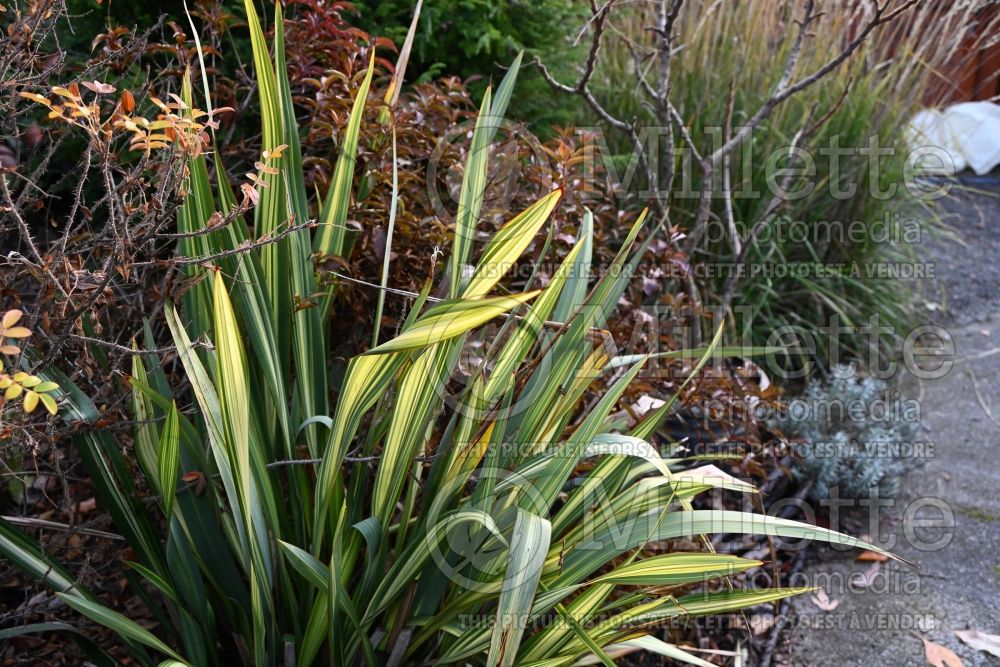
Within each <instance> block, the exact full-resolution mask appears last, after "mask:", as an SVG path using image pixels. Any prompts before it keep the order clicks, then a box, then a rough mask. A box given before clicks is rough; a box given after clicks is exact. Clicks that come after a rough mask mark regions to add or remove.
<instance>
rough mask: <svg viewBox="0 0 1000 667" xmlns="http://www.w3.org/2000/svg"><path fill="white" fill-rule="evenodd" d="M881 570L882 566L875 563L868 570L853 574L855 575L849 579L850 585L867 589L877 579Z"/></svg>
mask: <svg viewBox="0 0 1000 667" xmlns="http://www.w3.org/2000/svg"><path fill="white" fill-rule="evenodd" d="M881 568H882V564H881V563H879V562H877V561H876V562H874V563H872V564H871V565H869V566H868V569H867V570H865V571H864V572H857V573H855V575H854V576H853V577H851V583H852V584H854V585H855V586H857V587H858V588H868V587H869V586H871V585H872V583H873V582H874V581H875V579H876V578H877V577H878V575H879V571H880V570H881Z"/></svg>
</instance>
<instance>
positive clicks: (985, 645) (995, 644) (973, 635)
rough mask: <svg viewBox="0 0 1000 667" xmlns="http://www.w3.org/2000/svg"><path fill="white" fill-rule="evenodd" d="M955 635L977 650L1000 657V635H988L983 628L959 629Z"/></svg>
mask: <svg viewBox="0 0 1000 667" xmlns="http://www.w3.org/2000/svg"><path fill="white" fill-rule="evenodd" d="M955 636H956V637H958V638H959V639H961V640H962V642H963V643H965V644H966V645H968V646H971V647H972V648H974V649H976V650H977V651H986V652H987V653H989V654H991V655H995V656H996V657H998V658H1000V635H988V634H986V633H985V632H982V631H981V630H959V631H957V632H956V633H955Z"/></svg>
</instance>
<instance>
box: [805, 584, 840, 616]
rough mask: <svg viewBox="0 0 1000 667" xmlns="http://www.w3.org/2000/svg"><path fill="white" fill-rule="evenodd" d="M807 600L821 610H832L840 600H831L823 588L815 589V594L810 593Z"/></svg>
mask: <svg viewBox="0 0 1000 667" xmlns="http://www.w3.org/2000/svg"><path fill="white" fill-rule="evenodd" d="M809 601H810V602H812V603H813V604H814V605H816V606H817V607H819V608H820V609H822V610H823V611H833V610H834V609H836V608H837V607H838V606H839V605H840V600H831V599H830V596H829V595H827V594H826V591H824V590H823V589H820V590H818V591H816V594H815V595H810V596H809Z"/></svg>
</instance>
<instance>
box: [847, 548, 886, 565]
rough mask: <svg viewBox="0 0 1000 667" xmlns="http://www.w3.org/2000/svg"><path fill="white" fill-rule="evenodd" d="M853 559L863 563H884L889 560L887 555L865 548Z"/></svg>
mask: <svg viewBox="0 0 1000 667" xmlns="http://www.w3.org/2000/svg"><path fill="white" fill-rule="evenodd" d="M854 560H856V561H859V562H863V563H884V562H886V561H887V560H889V557H888V556H886V555H885V554H880V553H878V552H877V551H869V550H868V549H865V550H864V551H862V552H861V553H859V554H858V555H857V557H856V558H855V559H854Z"/></svg>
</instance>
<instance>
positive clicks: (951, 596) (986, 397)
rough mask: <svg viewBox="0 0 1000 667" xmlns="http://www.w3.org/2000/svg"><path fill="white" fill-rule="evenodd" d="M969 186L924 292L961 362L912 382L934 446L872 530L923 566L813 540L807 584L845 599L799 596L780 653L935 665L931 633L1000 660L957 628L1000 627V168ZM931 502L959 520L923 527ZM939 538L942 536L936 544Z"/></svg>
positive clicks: (787, 659) (951, 203) (809, 659)
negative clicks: (867, 558)
mask: <svg viewBox="0 0 1000 667" xmlns="http://www.w3.org/2000/svg"><path fill="white" fill-rule="evenodd" d="M964 185H965V186H966V187H968V188H975V189H977V190H979V191H980V192H969V191H966V192H956V193H954V194H953V195H952V196H951V197H950V198H949V200H948V202H946V205H945V209H946V211H947V213H948V214H949V221H950V223H951V224H952V226H953V227H954V229H955V231H956V233H957V235H958V237H959V238H960V239H961V241H962V243H954V242H950V243H940V242H939V243H933V244H930V245H931V247H930V250H929V257H930V258H931V259H932V260H933V261H934V262H935V269H936V270H935V272H936V279H935V281H934V282H933V284H932V285H931V286H930V289H929V290H928V291H927V292H925V294H927V295H928V298H927V302H928V320H929V321H934V322H936V323H939V324H942V325H943V326H945V327H946V328H947V329H949V330H950V331H951V332H952V335H953V337H954V340H955V352H956V357H957V359H958V362H957V363H956V364H955V366H954V367H953V368H952V370H951V371H950V372H949V373H948V374H947V375H946V376H945V377H943V378H941V379H938V380H934V381H925V382H922V383H921V382H913V383H909V387H908V389H907V391H908V393H909V394H910V395H912V396H914V397H916V398H918V399H919V401H920V404H921V410H922V416H923V419H924V423H925V424H926V425H927V427H926V433H925V434H923V435H924V436H926V438H925V439H926V440H927V441H929V442H930V443H932V444H933V455H932V456H930V455H929V456H927V457H926V459H927V460H926V464H925V465H923V466H921V467H918V468H917V469H916V470H914V471H913V472H912V473H910V474H909V476H908V478H907V480H906V482H905V484H904V493H903V497H902V498H900V499H898V500H897V502H896V504H895V506H894V507H891V508H886V509H885V510H884V514H883V517H882V520H881V521H880V522H879V524H878V529H877V530H878V532H881V533H882V535H881V536H875V535H873V537H876V539H878V537H881V538H882V543H883V544H887V542H886V541H895V545H894V546H893V547H892V548H893V551H894V552H895V553H897V554H899V555H900V556H902V557H904V558H906V559H908V560H910V561H913V562H914V563H915V564H916V567H909V566H905V565H903V566H899V565H896V564H894V563H889V564H882V565H881V566H879V570H878V573H877V574H871V573H872V571H871V570H870V569H869V568H870V567H871V563H869V562H858V561H856V560H855V557H856V556H857V554H858V552H857V551H849V552H843V551H835V550H832V549H830V548H828V547H819V546H814V547H813V552H812V557H811V558H810V563H809V565H808V566H807V567H806V569H805V571H804V574H805V579H806V582H805V583H807V584H811V585H815V586H819V587H822V588H823V589H824V591H825V592H826V593H827V594H828V596H829V598H830V599H831V600H834V601H836V604H837V607H836V608H835V609H832V610H830V611H824V610H822V609H821V608H820V607H819V606H817V605H816V604H815V603H814V602H812V601H810V598H809V597H808V596H801V597H799V598H797V599H796V600H795V601H794V603H793V605H792V616H791V618H790V619H789V620H790V622H791V623H792V628H793V629H792V630H791V631H790V632H788V636H789V639H790V641H789V643H788V644H787V645H786V646H785V648H784V649H783V651H780V652H779V655H778V656H776V660H775V664H790V665H808V666H811V667H824V666H830V667H832V666H834V665H837V666H839V665H878V666H881V665H887V666H889V665H892V666H894V665H926V664H929V663H928V662H927V661H926V659H925V656H924V645H923V643H922V642H921V640H920V638H919V637H926V638H927V639H929V640H931V641H933V642H936V643H938V644H942V645H945V646H946V647H948V648H950V649H951V650H953V651H954V652H955V653H956V654H958V655H959V656H960V658H961V659H962V660H963V661H964V663H965V665H967V666H972V665H1000V659H998V658H995V657H991V656H989V655H988V654H987V653H984V652H982V651H976V650H973V649H971V648H969V647H968V646H966V645H964V644H963V643H961V642H960V641H959V640H958V639H957V638H956V636H955V631H958V630H966V629H978V630H981V631H983V632H986V633H989V634H994V635H1000V463H998V461H1000V459H998V456H997V454H998V453H1000V175H991V176H990V177H987V178H983V179H974V180H971V179H970V180H967V181H966V182H965V183H964ZM983 191H985V192H986V193H988V194H984V192H983ZM984 406H985V407H984ZM987 411H989V412H987ZM928 499H939V500H936V501H928ZM928 502H936V503H943V504H944V506H945V507H946V508H947V509H946V511H950V512H951V513H952V515H953V517H954V520H953V522H952V524H953V527H952V528H951V529H947V528H940V527H937V528H935V527H921V526H919V520H920V519H921V518H937V517H940V516H942V514H941V511H940V510H939V509H937V508H936V507H935V506H934V505H932V504H925V505H924V506H923V507H922V508H921V509H919V510H915V508H916V507H918V506H919V504H920V503H928ZM908 512H909V513H908ZM861 527H862V528H864V526H863V525H862V526H861ZM861 532H868V531H867V530H862V531H861ZM949 534H950V538H948V535H949ZM938 538H941V539H942V541H943V542H945V543H943V544H942V546H940V547H936V548H927V544H928V543H930V542H933V541H935V540H936V539H938ZM921 542H923V544H921ZM866 572H867V573H869V574H871V576H869V577H865V578H864V579H861V580H858V579H857V577H858V576H859V575H861V576H863V575H864V574H865V573H866ZM866 580H867V583H869V584H870V585H868V586H859V585H857V583H859V582H860V583H865V582H866ZM796 583H799V582H796Z"/></svg>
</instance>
